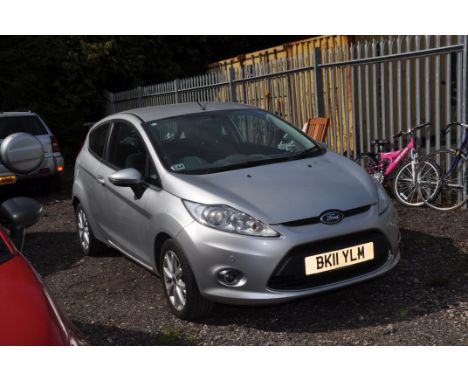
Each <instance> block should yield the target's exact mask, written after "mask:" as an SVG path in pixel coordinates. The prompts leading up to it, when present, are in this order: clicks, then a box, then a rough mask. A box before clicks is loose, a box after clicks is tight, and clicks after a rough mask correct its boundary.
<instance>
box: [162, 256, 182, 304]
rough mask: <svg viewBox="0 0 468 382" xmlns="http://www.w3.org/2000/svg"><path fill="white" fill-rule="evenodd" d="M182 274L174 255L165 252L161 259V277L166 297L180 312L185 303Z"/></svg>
mask: <svg viewBox="0 0 468 382" xmlns="http://www.w3.org/2000/svg"><path fill="white" fill-rule="evenodd" d="M183 276H184V272H183V269H182V265H181V264H180V261H179V258H178V257H177V255H176V253H175V252H174V251H172V250H168V251H166V253H165V254H164V258H163V277H164V285H165V287H166V292H167V296H168V297H169V301H170V302H171V304H172V306H173V307H174V308H175V309H176V310H178V311H181V310H182V309H184V307H185V304H186V301H187V289H186V287H185V281H184V277H183Z"/></svg>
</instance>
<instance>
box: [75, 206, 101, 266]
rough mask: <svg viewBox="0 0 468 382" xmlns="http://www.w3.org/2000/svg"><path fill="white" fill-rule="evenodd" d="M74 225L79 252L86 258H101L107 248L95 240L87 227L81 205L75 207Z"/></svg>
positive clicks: (85, 216) (86, 218)
mask: <svg viewBox="0 0 468 382" xmlns="http://www.w3.org/2000/svg"><path fill="white" fill-rule="evenodd" d="M75 214H76V225H77V233H78V244H79V245H80V248H81V251H82V252H83V254H84V255H86V256H92V257H95V256H102V255H103V254H105V253H106V252H107V250H108V247H107V246H106V245H105V244H104V243H102V242H100V241H99V240H97V239H96V238H95V237H94V235H93V231H92V230H91V226H90V225H89V221H88V216H87V215H86V212H85V210H84V209H83V208H82V207H81V204H78V205H77V206H76V210H75Z"/></svg>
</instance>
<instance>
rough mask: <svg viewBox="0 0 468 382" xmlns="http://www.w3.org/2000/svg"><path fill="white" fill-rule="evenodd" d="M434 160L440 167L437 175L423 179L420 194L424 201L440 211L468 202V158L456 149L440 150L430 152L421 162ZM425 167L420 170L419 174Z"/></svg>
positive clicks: (422, 172) (421, 173)
mask: <svg viewBox="0 0 468 382" xmlns="http://www.w3.org/2000/svg"><path fill="white" fill-rule="evenodd" d="M427 162H432V163H434V164H437V167H438V169H439V171H438V174H437V176H433V177H426V179H425V180H422V181H421V186H420V187H419V195H420V197H421V199H422V200H423V201H424V203H425V204H426V205H427V206H429V207H431V208H434V209H436V210H439V211H449V210H454V209H457V208H459V207H461V206H462V205H464V204H465V203H467V202H468V160H466V159H464V158H463V157H462V156H461V154H460V153H459V152H457V151H455V150H439V151H436V152H434V153H432V154H429V155H428V156H427V157H425V158H424V160H423V161H422V162H421V164H424V163H427ZM423 174H424V169H423V168H421V169H420V170H418V176H420V175H421V176H422V175H423Z"/></svg>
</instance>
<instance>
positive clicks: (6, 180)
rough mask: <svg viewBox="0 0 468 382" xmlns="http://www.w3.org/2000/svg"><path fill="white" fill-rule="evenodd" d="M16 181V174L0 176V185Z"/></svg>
mask: <svg viewBox="0 0 468 382" xmlns="http://www.w3.org/2000/svg"><path fill="white" fill-rule="evenodd" d="M11 183H16V175H7V176H0V186H3V185H4V184H11Z"/></svg>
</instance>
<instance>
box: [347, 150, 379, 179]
mask: <svg viewBox="0 0 468 382" xmlns="http://www.w3.org/2000/svg"><path fill="white" fill-rule="evenodd" d="M354 162H355V163H357V164H358V165H359V166H361V167H362V168H363V169H364V170H366V171H367V173H368V174H369V175H370V176H371V177H373V178H374V179H375V180H377V181H378V182H379V183H383V181H384V175H383V173H382V170H381V168H380V167H379V164H378V163H377V161H376V160H375V158H374V157H373V156H372V155H371V154H359V156H358V157H357V158H356V160H355V161H354Z"/></svg>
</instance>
